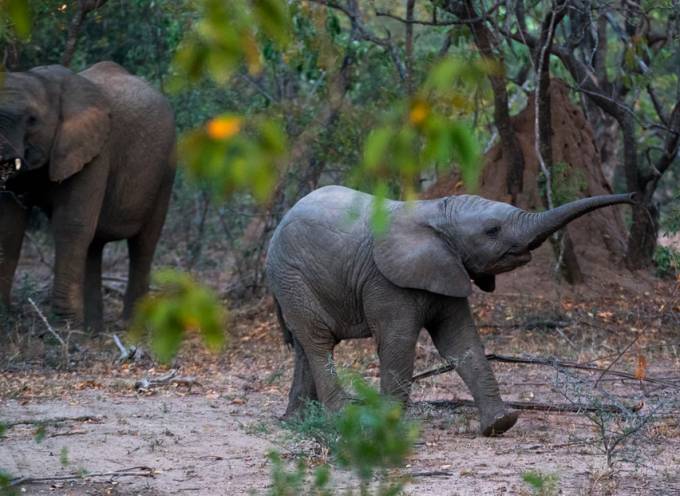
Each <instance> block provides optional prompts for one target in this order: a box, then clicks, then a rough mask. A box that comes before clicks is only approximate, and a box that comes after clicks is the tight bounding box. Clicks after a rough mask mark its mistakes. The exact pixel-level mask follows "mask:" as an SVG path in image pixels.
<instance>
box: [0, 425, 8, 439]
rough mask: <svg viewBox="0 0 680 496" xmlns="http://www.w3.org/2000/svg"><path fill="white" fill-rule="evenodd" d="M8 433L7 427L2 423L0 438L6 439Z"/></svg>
mask: <svg viewBox="0 0 680 496" xmlns="http://www.w3.org/2000/svg"><path fill="white" fill-rule="evenodd" d="M6 432H7V426H6V425H5V424H3V423H2V422H0V438H3V437H5V433H6Z"/></svg>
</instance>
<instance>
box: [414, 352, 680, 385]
mask: <svg viewBox="0 0 680 496" xmlns="http://www.w3.org/2000/svg"><path fill="white" fill-rule="evenodd" d="M486 358H487V359H488V360H491V361H494V362H503V363H523V364H530V365H548V366H551V367H562V368H568V369H579V370H590V371H593V372H603V371H606V372H607V374H609V375H613V376H616V377H620V378H622V379H631V380H635V381H644V382H649V383H652V384H659V385H662V386H665V387H672V388H680V385H679V384H674V383H672V382H667V381H664V380H661V379H654V378H651V377H645V378H643V379H639V378H637V377H635V376H634V375H633V374H628V373H627V372H622V371H620V370H607V369H603V368H602V367H595V366H594V365H584V364H581V363H576V362H568V361H560V360H557V359H551V358H535V357H533V358H531V357H530V358H520V357H513V356H505V355H496V354H494V353H490V354H488V355H486ZM455 369H456V365H455V364H453V363H449V364H446V365H442V366H441V367H438V368H436V369H433V370H428V371H427V372H423V373H421V374H417V375H415V376H414V377H413V378H412V379H411V382H416V381H419V380H421V379H426V378H428V377H432V376H434V375H440V374H445V373H446V372H451V371H452V370H455Z"/></svg>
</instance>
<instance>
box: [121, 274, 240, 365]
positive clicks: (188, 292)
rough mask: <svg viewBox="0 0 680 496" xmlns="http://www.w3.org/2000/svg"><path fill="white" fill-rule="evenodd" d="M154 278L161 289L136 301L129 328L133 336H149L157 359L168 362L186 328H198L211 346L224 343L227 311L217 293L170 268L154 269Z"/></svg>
mask: <svg viewBox="0 0 680 496" xmlns="http://www.w3.org/2000/svg"><path fill="white" fill-rule="evenodd" d="M154 280H155V282H156V284H157V285H158V286H159V287H160V291H159V293H158V294H152V295H148V296H146V297H145V298H144V299H143V300H142V301H141V302H140V303H139V304H138V307H137V310H136V313H135V317H134V320H133V323H132V327H131V332H132V335H133V336H134V337H136V338H140V337H141V336H144V335H148V336H150V342H151V348H152V350H153V352H154V353H155V355H156V356H157V357H158V359H159V360H161V361H162V362H169V361H170V360H171V359H172V358H173V357H174V356H175V354H176V353H177V351H178V349H179V346H180V344H181V342H182V338H183V336H184V334H185V332H187V331H189V332H192V331H193V332H200V334H201V336H202V337H203V341H204V342H205V344H206V345H207V346H208V347H209V348H210V349H213V350H217V349H219V348H221V347H222V346H223V345H224V344H225V333H224V331H225V328H226V322H227V313H226V310H224V309H223V307H222V304H221V302H220V301H219V299H218V298H217V296H215V295H214V294H213V293H212V292H211V291H210V290H208V289H207V288H205V287H203V286H200V285H199V284H197V283H196V282H195V281H194V280H193V279H192V278H191V276H189V275H188V274H183V273H180V272H176V271H173V270H163V271H160V272H157V273H156V274H155V277H154Z"/></svg>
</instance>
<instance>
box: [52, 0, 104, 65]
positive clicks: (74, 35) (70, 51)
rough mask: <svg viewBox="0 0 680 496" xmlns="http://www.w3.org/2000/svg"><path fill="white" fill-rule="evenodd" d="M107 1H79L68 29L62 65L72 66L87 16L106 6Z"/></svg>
mask: <svg viewBox="0 0 680 496" xmlns="http://www.w3.org/2000/svg"><path fill="white" fill-rule="evenodd" d="M106 2H107V0H78V7H77V8H76V13H75V15H74V16H73V19H71V24H70V25H69V27H68V35H67V38H66V48H64V53H63V55H62V57H61V65H63V66H64V67H68V66H70V65H71V61H72V60H73V55H74V54H75V53H76V46H77V44H78V35H79V34H80V30H81V28H82V27H83V23H84V22H85V18H86V17H87V15H88V14H89V13H90V12H92V11H93V10H95V9H98V8H99V7H101V6H102V5H104V4H105V3H106Z"/></svg>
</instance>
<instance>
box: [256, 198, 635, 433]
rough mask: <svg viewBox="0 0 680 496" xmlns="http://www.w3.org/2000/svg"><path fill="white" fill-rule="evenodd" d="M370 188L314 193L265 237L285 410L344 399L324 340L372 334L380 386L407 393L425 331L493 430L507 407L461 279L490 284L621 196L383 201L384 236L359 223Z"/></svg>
mask: <svg viewBox="0 0 680 496" xmlns="http://www.w3.org/2000/svg"><path fill="white" fill-rule="evenodd" d="M372 201H373V197H372V196H370V195H367V194H364V193H360V192H357V191H353V190H351V189H347V188H344V187H340V186H328V187H325V188H321V189H319V190H316V191H314V192H312V193H310V194H309V195H307V196H306V197H304V198H303V199H302V200H300V201H299V202H298V203H297V204H296V205H295V206H294V207H293V208H292V209H291V210H290V211H289V212H288V213H287V214H286V216H285V217H284V219H283V221H282V222H281V224H280V225H279V226H278V228H277V229H276V231H275V232H274V235H273V237H272V240H271V244H270V247H269V253H268V256H267V277H268V280H269V284H270V287H271V290H272V292H273V294H274V297H275V300H276V303H277V310H278V314H279V320H280V323H281V326H282V328H283V331H284V337H285V339H286V341H287V342H288V343H290V344H292V345H293V346H294V349H295V372H294V377H293V385H292V387H291V390H290V396H289V404H288V409H287V411H286V415H287V416H289V415H291V414H293V413H295V412H296V411H297V410H298V409H299V408H300V406H302V405H303V403H304V402H305V401H306V400H310V399H312V400H319V401H321V402H322V403H323V404H324V405H326V406H327V407H328V408H331V409H339V408H341V407H342V406H343V405H344V404H345V402H346V401H347V400H348V396H347V394H346V393H345V392H344V391H343V389H342V388H341V386H340V385H339V384H338V381H337V378H336V377H335V375H334V373H333V369H332V353H333V348H334V346H335V345H336V344H337V343H338V342H339V341H341V340H343V339H353V338H367V337H370V336H373V337H374V339H375V340H376V342H377V345H378V356H379V358H380V383H381V390H382V392H383V393H384V394H388V395H391V396H393V397H396V398H398V399H400V400H402V401H406V400H407V399H408V395H409V391H410V380H411V377H412V375H413V362H414V356H415V348H416V340H417V339H418V334H419V333H420V330H421V329H422V328H425V329H426V330H427V331H428V332H429V333H430V336H431V337H432V340H433V342H434V344H435V346H436V347H437V350H438V351H439V353H440V354H441V356H442V358H443V359H444V360H445V361H446V362H453V363H455V364H456V365H457V368H456V370H457V372H458V374H459V375H460V376H461V378H462V379H463V381H464V382H465V384H466V385H467V387H468V388H469V389H470V392H471V393H472V395H473V397H474V399H475V403H476V405H477V406H478V408H479V412H480V417H481V419H480V424H481V432H482V433H483V434H484V435H487V436H490V435H497V434H501V433H503V432H505V431H506V430H507V429H509V428H510V427H512V426H513V425H514V424H515V422H516V420H517V414H516V413H515V412H509V411H508V410H507V409H506V408H505V405H504V404H503V401H502V400H501V397H500V394H499V391H498V385H497V382H496V378H495V377H494V374H493V371H492V370H491V367H490V366H489V363H488V361H487V360H486V357H485V356H484V349H483V346H482V342H481V340H480V337H479V334H478V332H477V330H476V327H475V324H474V322H473V320H472V317H471V313H470V307H469V305H468V300H467V297H468V296H469V295H470V293H471V292H472V285H471V282H470V280H471V279H472V280H473V281H474V282H475V283H476V284H477V285H478V286H479V287H480V288H481V289H483V290H485V291H493V289H494V286H495V282H494V281H495V279H494V277H495V274H498V273H501V272H507V271H510V270H512V269H514V268H515V267H519V266H520V265H523V264H526V263H527V262H529V261H530V260H531V254H530V250H532V249H535V248H537V247H538V246H539V245H540V244H541V243H542V242H543V241H545V239H547V237H548V236H549V235H550V234H552V233H553V232H555V231H556V230H557V229H559V228H561V227H563V226H564V225H565V224H566V223H568V222H569V221H571V220H573V219H574V218H576V217H578V216H580V215H583V214H585V213H587V212H589V211H591V210H594V209H595V208H600V207H603V206H606V205H611V204H615V203H630V202H631V201H632V197H631V195H608V196H600V197H594V198H587V199H583V200H579V201H576V202H573V203H570V204H567V205H564V206H562V207H559V208H557V209H554V210H552V211H549V212H544V213H540V214H534V213H529V212H524V211H522V210H520V209H518V208H515V207H513V206H511V205H508V204H505V203H499V202H495V201H490V200H486V199H484V198H480V197H478V196H470V195H462V196H451V197H447V198H442V199H439V200H431V201H418V202H415V203H414V204H407V203H403V202H397V201H391V202H388V204H387V208H388V209H389V211H390V213H391V223H390V227H389V231H388V232H387V234H385V235H382V236H374V234H373V232H372V230H371V227H370V214H371V208H372Z"/></svg>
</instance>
